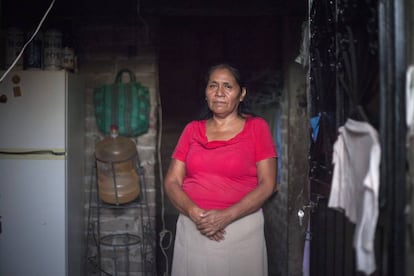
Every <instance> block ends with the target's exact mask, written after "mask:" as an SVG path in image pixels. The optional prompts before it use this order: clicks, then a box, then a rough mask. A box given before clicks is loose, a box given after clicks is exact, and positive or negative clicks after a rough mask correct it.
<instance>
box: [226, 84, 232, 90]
mask: <svg viewBox="0 0 414 276" xmlns="http://www.w3.org/2000/svg"><path fill="white" fill-rule="evenodd" d="M224 87H225V88H227V89H232V88H233V87H232V86H231V85H230V84H225V85H224Z"/></svg>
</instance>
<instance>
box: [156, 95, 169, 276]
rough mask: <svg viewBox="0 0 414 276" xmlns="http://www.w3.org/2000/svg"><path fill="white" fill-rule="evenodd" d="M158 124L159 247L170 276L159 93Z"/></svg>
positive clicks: (165, 274) (165, 273) (166, 275)
mask: <svg viewBox="0 0 414 276" xmlns="http://www.w3.org/2000/svg"><path fill="white" fill-rule="evenodd" d="M157 96H158V99H157V100H158V122H159V129H158V133H159V135H158V164H159V177H160V183H161V185H160V186H161V187H160V190H161V222H162V230H161V231H160V233H159V237H160V239H159V246H160V248H161V252H162V254H163V255H164V258H165V272H164V276H169V275H170V271H169V259H168V255H167V252H166V250H168V249H169V248H170V247H171V244H172V232H171V231H170V230H168V229H167V228H166V226H165V195H164V177H163V168H162V158H161V150H160V149H161V141H162V105H161V96H160V94H159V93H158V94H157ZM165 238H167V239H168V240H167V244H166V245H165V246H164V243H163V241H164V239H165Z"/></svg>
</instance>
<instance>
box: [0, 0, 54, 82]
mask: <svg viewBox="0 0 414 276" xmlns="http://www.w3.org/2000/svg"><path fill="white" fill-rule="evenodd" d="M55 1H56V0H52V2H51V3H50V5H49V7H48V8H47V10H46V13H45V14H44V15H43V17H42V19H41V20H40V22H39V24H38V25H37V28H36V30H35V31H34V32H33V34H32V36H31V37H30V39H29V40H28V41H27V42H26V44H24V45H23V47H22V49H21V50H20V53H19V54H18V55H17V57H16V58H15V60H14V61H13V63H12V64H11V65H10V66H9V68H8V69H7V70H6V72H4V73H3V75H2V76H1V78H0V83H1V82H2V81H3V80H4V78H5V77H6V76H7V74H8V73H10V71H11V70H12V69H13V67H14V66H15V65H16V63H17V61H18V60H19V58H21V56H22V55H23V52H24V50H25V49H26V47H27V45H29V43H30V42H32V40H33V39H34V38H35V36H36V35H37V33H38V32H39V30H40V27H41V26H42V24H43V22H44V21H45V19H46V17H47V15H48V14H49V12H50V10H51V9H52V7H53V5H54V4H55Z"/></svg>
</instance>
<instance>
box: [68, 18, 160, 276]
mask: <svg viewBox="0 0 414 276" xmlns="http://www.w3.org/2000/svg"><path fill="white" fill-rule="evenodd" d="M152 34H153V33H150V32H149V30H148V29H143V28H142V26H134V25H131V24H125V25H123V23H122V22H119V23H117V22H115V23H114V22H111V23H105V22H103V23H102V22H99V23H93V24H91V23H89V24H88V23H86V24H84V25H82V27H79V31H78V33H77V41H79V42H81V43H79V45H78V48H77V49H76V50H77V53H78V56H79V73H80V74H82V75H83V76H84V77H85V80H86V95H85V96H86V118H85V120H86V151H85V159H86V168H85V170H86V176H85V195H86V198H87V200H88V201H89V191H90V183H91V182H93V181H94V177H95V173H94V169H93V168H94V162H95V160H94V154H95V145H96V143H97V142H98V141H100V140H101V139H102V138H103V137H104V136H103V134H102V133H100V132H99V131H98V129H97V126H96V121H95V115H94V105H93V91H94V89H95V88H96V87H99V86H101V85H103V84H109V83H113V82H114V79H115V76H116V74H117V72H118V71H119V70H120V69H122V68H128V69H130V70H131V71H133V72H134V73H135V76H136V80H137V81H139V82H140V83H141V84H142V85H144V86H146V87H148V88H149V91H150V95H151V111H150V127H149V130H148V132H147V133H146V134H143V135H141V136H138V137H134V138H132V139H133V141H134V142H135V143H136V144H137V151H138V154H139V157H140V165H141V166H142V167H143V168H144V171H145V174H144V179H145V183H146V187H147V191H146V192H147V194H146V196H147V201H148V207H149V217H148V216H147V215H146V213H144V216H147V217H146V218H144V219H145V222H148V221H150V222H151V225H152V228H151V229H147V230H148V233H147V235H148V236H149V242H150V243H151V244H152V245H153V247H155V238H156V233H155V214H156V206H155V196H156V190H155V182H156V179H155V177H156V175H155V171H156V168H155V166H156V164H157V162H156V156H157V154H156V150H157V144H156V143H157V111H156V108H157V98H158V96H157V95H158V59H157V52H156V47H155V42H154V41H155V38H154V37H153V36H151V35H152ZM92 193H93V197H92V198H94V197H95V194H96V190H95V187H92ZM85 208H86V209H87V210H86V211H87V212H86V214H88V211H89V210H90V209H89V205H87V206H85ZM90 214H91V217H92V218H94V217H95V216H96V212H95V211H94V209H92V212H91V213H90ZM141 216H142V215H141V213H139V212H137V210H134V209H132V210H124V211H122V212H118V211H117V212H115V211H114V210H104V212H102V215H101V227H100V229H101V235H106V234H117V233H121V232H123V231H125V230H128V231H131V230H132V232H134V231H135V232H136V233H140V229H141ZM87 219H88V218H85V221H87ZM88 228H89V230H95V232H96V225H94V227H93V228H94V229H91V225H89V227H88ZM147 242H148V241H147ZM154 250H155V249H154ZM149 251H152V252H147V256H146V257H145V259H146V261H148V262H149V263H147V264H151V263H152V264H154V263H155V252H154V251H153V250H152V249H150V250H149ZM113 253H114V252H112V249H111V247H109V248H105V247H102V250H101V254H102V258H101V268H102V269H104V270H106V271H107V272H109V273H111V274H114V266H115V264H114V261H113ZM117 254H118V255H119V256H121V259H120V261H119V262H118V263H117V266H118V267H117V270H118V274H117V275H124V274H122V273H125V271H126V270H128V271H129V274H128V275H144V274H143V272H142V271H141V270H142V269H143V267H142V265H141V264H142V263H141V262H142V259H143V256H141V251H140V250H139V248H138V247H133V246H132V247H130V248H129V253H127V252H126V251H125V250H124V249H122V248H121V249H120V250H119V251H118V252H117ZM95 255H96V247H95V245H94V243H93V242H91V241H88V256H89V264H88V265H87V270H88V272H87V273H88V275H95V273H97V269H95V270H94V269H93V264H97V263H98V262H97V259H96V257H94V256H95ZM125 256H128V257H129V260H128V261H129V264H128V263H127V259H125Z"/></svg>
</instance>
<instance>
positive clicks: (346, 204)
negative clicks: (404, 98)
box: [328, 119, 381, 275]
mask: <svg viewBox="0 0 414 276" xmlns="http://www.w3.org/2000/svg"><path fill="white" fill-rule="evenodd" d="M338 132H339V134H338V138H337V140H336V141H335V143H334V147H333V158H332V162H333V165H334V170H333V175H332V186H331V193H330V197H329V202H328V207H330V208H335V209H339V210H341V211H344V213H345V215H346V217H348V218H349V220H350V221H351V222H353V223H355V225H356V227H355V233H354V248H355V251H356V266H357V270H358V271H361V272H364V273H365V274H367V275H368V274H371V273H373V272H374V271H375V269H376V264H375V252H374V239H375V229H376V225H377V219H378V213H379V210H378V194H379V166H380V159H381V148H380V144H379V139H378V133H377V131H376V130H375V128H373V127H372V126H371V125H370V124H369V123H367V122H360V121H355V120H352V119H348V120H347V121H346V123H345V125H344V126H342V127H340V128H339V130H338Z"/></svg>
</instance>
